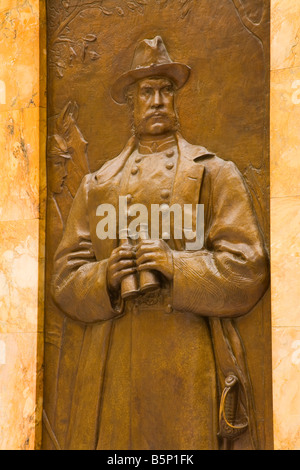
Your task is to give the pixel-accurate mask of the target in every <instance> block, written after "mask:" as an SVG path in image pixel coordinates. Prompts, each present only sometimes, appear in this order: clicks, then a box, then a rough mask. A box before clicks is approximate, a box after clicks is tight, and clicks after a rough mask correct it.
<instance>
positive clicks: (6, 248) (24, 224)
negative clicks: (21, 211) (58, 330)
mask: <svg viewBox="0 0 300 470" xmlns="http://www.w3.org/2000/svg"><path fill="white" fill-rule="evenodd" d="M38 246H39V221H38V220H24V221H22V220H18V221H7V222H0V312H1V315H0V333H3V334H6V333H14V332H16V333H20V332H26V333H34V332H36V331H37V329H38V315H37V308H38V268H39V265H38V263H39V260H38Z"/></svg>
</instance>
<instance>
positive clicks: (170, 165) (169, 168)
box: [166, 162, 174, 170]
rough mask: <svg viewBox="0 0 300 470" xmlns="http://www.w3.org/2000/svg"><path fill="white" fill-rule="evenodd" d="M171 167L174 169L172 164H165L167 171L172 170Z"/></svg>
mask: <svg viewBox="0 0 300 470" xmlns="http://www.w3.org/2000/svg"><path fill="white" fill-rule="evenodd" d="M173 167H174V163H173V162H169V163H167V164H166V168H167V169H168V170H172V168H173Z"/></svg>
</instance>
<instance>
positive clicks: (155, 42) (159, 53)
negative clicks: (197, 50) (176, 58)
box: [111, 36, 191, 104]
mask: <svg viewBox="0 0 300 470" xmlns="http://www.w3.org/2000/svg"><path fill="white" fill-rule="evenodd" d="M190 71H191V69H190V67H188V66H187V65H185V64H181V63H179V62H173V61H172V60H171V58H170V56H169V54H168V51H167V49H166V46H165V44H164V42H163V40H162V38H161V37H160V36H156V37H155V38H154V39H144V40H143V41H141V42H140V43H139V44H138V46H137V48H136V50H135V53H134V56H133V61H132V65H131V69H130V70H129V71H128V72H125V73H123V74H122V75H121V76H120V77H119V78H118V79H117V81H116V82H115V83H114V84H113V86H112V88H111V96H112V98H113V100H114V101H115V102H116V103H119V104H124V103H125V102H126V89H127V88H128V87H129V86H130V85H132V84H133V83H135V82H136V81H138V80H141V79H142V78H148V77H160V76H164V77H168V78H170V79H171V80H172V81H173V82H174V84H175V86H176V87H177V88H181V87H183V85H184V84H185V83H186V82H187V80H188V78H189V75H190Z"/></svg>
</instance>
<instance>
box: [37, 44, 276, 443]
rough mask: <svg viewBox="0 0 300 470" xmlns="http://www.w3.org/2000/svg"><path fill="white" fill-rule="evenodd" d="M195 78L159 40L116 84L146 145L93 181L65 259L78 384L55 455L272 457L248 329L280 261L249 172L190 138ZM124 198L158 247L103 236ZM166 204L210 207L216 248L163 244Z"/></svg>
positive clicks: (82, 193) (55, 288)
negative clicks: (183, 127)
mask: <svg viewBox="0 0 300 470" xmlns="http://www.w3.org/2000/svg"><path fill="white" fill-rule="evenodd" d="M189 75H190V68H189V67H188V66H187V65H185V64H182V63H181V62H173V61H172V60H171V58H170V56H169V54H168V52H167V49H166V46H165V44H164V42H163V39H162V37H160V36H155V37H154V38H151V39H144V40H142V41H140V42H139V44H138V45H137V47H136V50H135V52H134V54H133V62H132V66H131V68H130V70H129V71H127V72H125V73H123V74H122V75H121V76H120V77H119V78H118V79H117V80H116V81H115V83H114V84H113V86H112V89H111V94H112V98H113V99H114V101H115V102H117V103H119V104H120V105H126V104H127V106H128V107H129V112H130V118H131V127H132V132H133V135H132V137H131V138H130V140H129V142H128V143H127V145H126V146H125V148H124V149H123V151H122V152H121V153H120V154H119V155H118V156H117V157H116V158H114V159H113V160H111V161H108V162H107V163H105V164H104V165H103V166H102V167H101V168H100V170H96V171H95V172H93V173H87V175H86V176H85V177H84V178H83V180H82V182H81V184H80V187H79V189H78V191H77V194H76V196H75V198H74V201H73V203H72V207H71V209H70V213H69V215H68V218H67V222H66V226H65V228H64V231H63V237H62V240H61V242H60V244H59V246H58V249H57V251H56V255H55V259H54V267H53V278H52V294H53V299H54V301H55V304H56V305H57V306H58V307H59V309H60V310H61V311H62V312H63V317H62V318H63V322H64V326H63V328H64V334H65V337H66V338H67V340H66V342H65V348H64V349H62V350H61V352H60V358H59V361H60V364H61V365H60V367H59V374H58V379H57V380H58V385H57V389H56V393H59V390H60V383H63V382H67V381H68V377H69V379H70V377H71V376H72V380H70V382H69V383H72V390H68V392H67V393H68V399H67V400H66V403H67V404H68V406H67V407H66V406H65V407H64V408H63V409H61V410H56V411H55V413H56V426H55V429H53V428H51V424H50V422H49V419H48V417H47V416H46V415H45V423H46V424H45V425H46V431H45V432H46V433H48V435H49V436H50V437H51V439H52V445H53V446H54V447H55V448H62V449H99V450H101V449H123V450H127V449H128V450H129V449H151V450H155V449H156V450H164V449H178V450H184V449H230V448H245V449H256V448H258V447H259V443H258V438H257V423H256V413H255V406H254V399H253V393H252V385H251V378H250V376H249V371H248V367H247V361H246V356H245V351H244V347H243V343H242V339H241V337H240V334H239V332H238V329H237V325H236V323H235V321H234V319H236V318H239V317H240V316H243V315H246V314H247V313H248V312H249V311H250V310H251V309H252V308H253V307H254V306H255V305H256V304H257V302H259V300H260V299H261V298H262V296H263V295H264V293H265V291H266V289H267V287H268V283H269V269H268V255H267V250H266V248H265V244H264V239H263V235H262V232H261V229H260V227H259V223H258V220H257V217H256V214H255V210H254V207H253V203H252V199H251V196H250V193H249V191H248V189H247V186H246V184H245V181H244V179H243V177H242V175H241V173H240V172H239V170H238V169H237V167H236V165H235V164H234V163H232V162H230V161H225V160H223V159H221V158H219V157H218V156H216V155H215V154H214V153H212V152H210V151H208V150H206V148H204V147H201V146H199V145H192V144H190V143H188V142H187V141H186V140H185V139H184V138H183V136H182V135H181V131H180V123H179V117H178V113H177V109H176V98H177V94H178V93H179V90H180V89H181V88H183V87H184V85H185V84H186V83H187V81H188V79H189ZM120 198H123V199H126V207H127V213H126V216H127V217H128V219H129V221H130V220H131V219H132V213H131V209H132V207H133V206H135V205H137V204H139V205H141V206H143V207H145V208H146V209H147V214H148V218H147V220H146V221H144V222H146V226H147V230H146V232H147V234H146V236H145V237H142V236H141V235H140V236H139V237H138V238H136V239H134V240H131V239H130V237H129V238H128V239H126V237H123V236H121V234H120V218H119V217H116V219H115V220H116V221H117V222H118V226H117V227H116V231H115V233H116V237H108V236H107V237H106V238H105V237H99V232H98V227H99V213H98V214H97V208H98V207H99V206H101V205H105V204H110V205H112V206H113V207H116V208H119V201H120ZM153 205H159V206H160V207H165V206H169V207H174V206H175V205H179V206H180V207H183V206H184V205H190V206H192V207H193V208H195V207H196V206H197V205H202V206H203V207H204V234H203V235H204V236H203V246H202V247H201V248H200V249H198V250H187V249H186V242H187V240H186V238H185V236H186V232H184V231H183V237H181V238H180V237H175V236H174V233H175V231H176V227H175V225H176V220H175V221H174V220H173V219H172V223H171V227H170V233H164V232H163V230H160V232H159V236H158V237H156V238H153V237H151V233H150V231H148V227H150V226H151V214H152V212H151V206H153ZM101 215H104V214H103V213H102V214H101ZM134 215H136V214H134ZM192 216H193V217H192V218H193V227H195V225H196V220H195V217H196V212H195V210H194V209H193V213H192ZM101 238H102V239H101ZM145 279H146V281H145ZM149 279H150V281H149ZM128 280H131V286H132V285H133V289H132V290H131V292H130V293H131V294H132V295H130V296H128V295H127V294H128V290H127V291H126V289H125V287H126V286H125V284H126V282H127V283H128ZM132 282H133V284H132ZM124 286H125V287H124ZM149 286H150V288H153V290H152V289H151V290H150V289H149ZM124 292H127V294H124ZM68 322H71V323H68ZM72 322H74V323H72ZM66 344H67V345H68V346H66ZM62 389H63V387H62ZM62 429H63V431H62ZM46 446H47V444H46Z"/></svg>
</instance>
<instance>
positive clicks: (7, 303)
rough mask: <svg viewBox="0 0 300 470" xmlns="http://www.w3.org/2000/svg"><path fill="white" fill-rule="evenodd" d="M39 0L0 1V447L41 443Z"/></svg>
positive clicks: (42, 63)
mask: <svg viewBox="0 0 300 470" xmlns="http://www.w3.org/2000/svg"><path fill="white" fill-rule="evenodd" d="M44 7H45V1H44V0H41V1H39V0H27V1H24V0H1V2H0V149H1V158H0V449H1V450H3V449H34V448H38V447H39V443H40V440H41V426H40V421H41V419H40V417H41V406H42V390H41V387H42V375H41V370H42V368H41V365H42V345H43V339H42V335H43V325H42V319H43V313H42V310H43V288H44V282H43V272H44V271H43V258H44V254H43V250H44V233H45V230H44V201H45V188H46V184H45V141H46V140H45V137H46V94H45V88H46V83H45V78H46V74H45V70H46V60H45V59H46V44H45V10H44Z"/></svg>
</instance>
